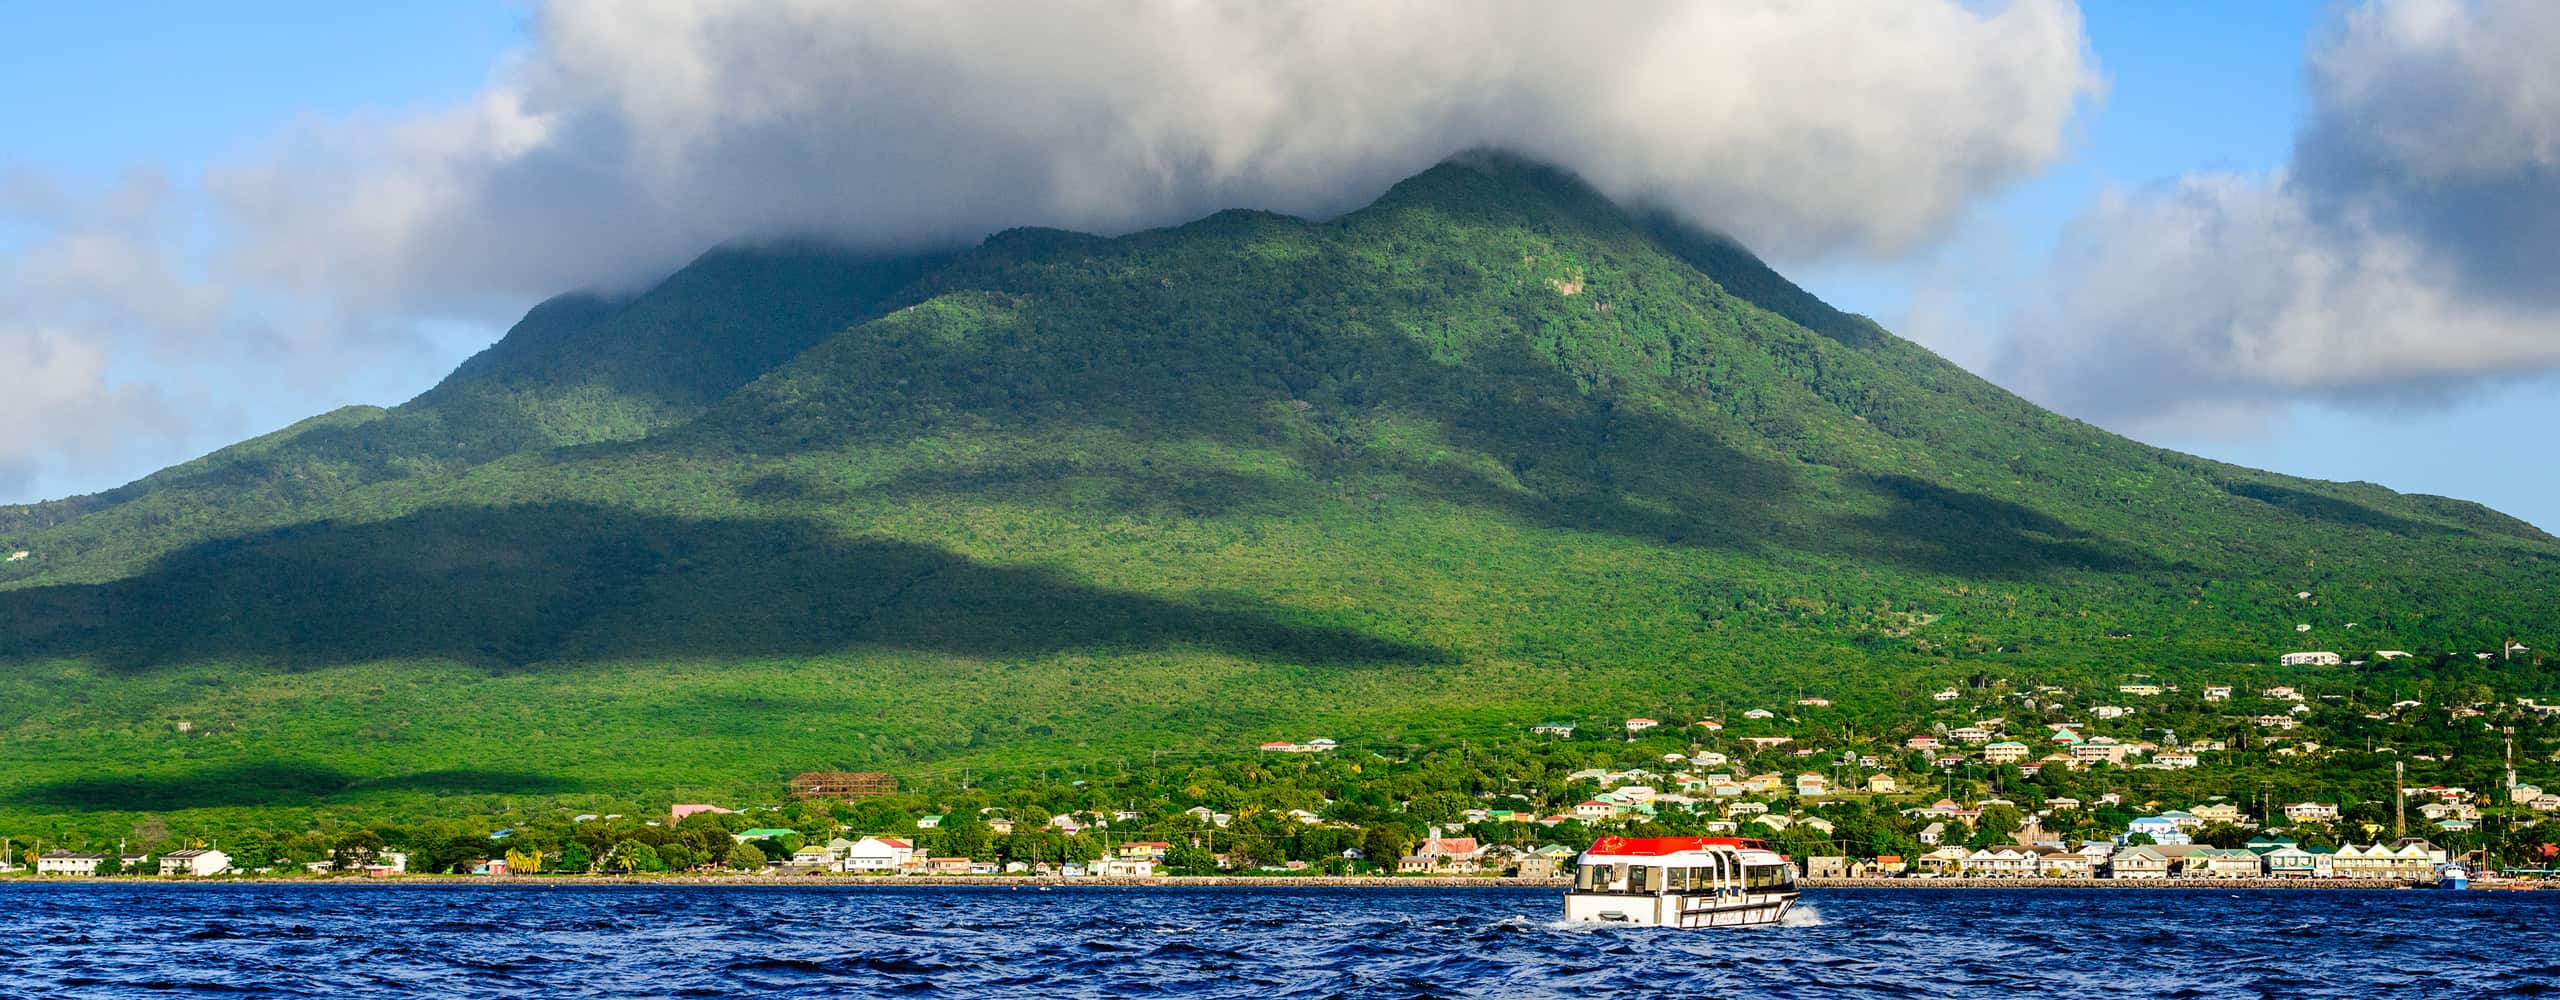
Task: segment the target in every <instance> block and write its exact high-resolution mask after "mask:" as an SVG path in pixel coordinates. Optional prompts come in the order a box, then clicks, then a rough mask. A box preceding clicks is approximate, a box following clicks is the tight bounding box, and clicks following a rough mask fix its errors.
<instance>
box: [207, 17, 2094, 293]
mask: <svg viewBox="0 0 2560 1000" xmlns="http://www.w3.org/2000/svg"><path fill="white" fill-rule="evenodd" d="M2094 79H2095V78H2094V75H2093V68H2092V66H2091V65H2090V60H2089V58H2088V56H2087V53H2086V51H2085V47H2084V45H2083V43H2082V40H2081V35H2080V23H2079V18H2078V15H2077V12H2076V10H2075V9H2074V8H2072V7H2070V6H2068V5H2066V4H2063V3H2059V2H2052V0H2019V2H2017V3H2015V4H2012V5H2010V6H2008V7H2006V8H2005V9H2001V10H1998V11H1995V12H1991V13H1982V12H1979V11H1977V10H1976V9H1974V8H1973V6H1972V5H1967V4H1961V3H1956V2H1951V0H1945V2H1942V0H1917V2H1909V3H1896V4H1882V5H1848V4H1841V5H1824V4H1812V5H1807V4H1794V3H1787V4H1780V3H1751V2H1745V3H1732V4H1717V5H1697V4H1684V3H1655V4H1630V5H1623V6H1613V7H1610V8H1608V9H1607V10H1606V11H1587V10H1577V9H1572V8H1557V7H1555V6H1553V5H1549V4H1536V3H1529V2H1522V0H1488V2H1456V0H1443V2H1414V3H1398V4H1353V3H1334V2H1316V3H1307V4H1212V3H1198V2H1188V0H1136V2H1121V3H1077V2H1068V3H1057V4H1001V5H999V4H983V3H966V2H964V3H922V2H914V3H900V2H891V3H879V4H862V5H844V4H836V3H821V2H781V3H770V2H754V3H748V2H704V3H686V4H677V3H625V2H597V0H563V2H560V3H555V4H553V5H551V6H549V7H547V8H545V9H544V10H543V12H542V13H541V15H540V17H539V19H538V22H537V44H536V45H535V47H534V48H533V50H532V51H530V52H528V53H527V54H526V56H525V58H524V60H523V61H522V62H521V63H520V64H519V65H517V66H515V67H513V68H512V69H510V70H508V71H506V72H504V73H502V74H501V75H500V76H499V78H498V79H497V81H496V82H495V83H493V84H492V86H491V87H490V88H489V90H488V91H487V92H486V93H484V94H483V95H482V96H481V98H480V99H479V100H477V101H476V102H474V103H472V104H471V105H469V106H467V107H462V108H456V109H453V110H451V111H448V112H446V113H444V114H442V115H438V116H434V117H431V118H426V119H420V120H413V121H405V122H393V123H352V124H348V125H345V126H341V127H339V128H338V129H335V130H330V131H331V132H332V133H333V134H328V135H322V136H317V137H314V138H313V139H312V140H311V141H306V142H303V143H299V144H296V145H293V146H290V147H288V148H286V149H284V150H281V151H279V154H278V155H277V156H275V157H273V158H271V159H268V160H266V161H263V162H259V163H254V164H248V165H243V166H242V167H240V168H238V169H234V170H230V171H226V172H225V173H224V174H223V175H222V176H221V177H220V178H219V180H218V182H217V190H218V191H219V192H220V193H221V194H222V196H223V198H224V200H225V202H226V204H227V205H228V206H229V208H230V210H231V215H232V217H233V218H234V219H238V220H255V221H254V222H249V223H248V224H245V225H244V226H243V230H244V233H245V237H246V239H247V241H248V243H249V245H250V247H251V248H252V249H253V250H254V251H255V252H254V253H253V254H252V255H251V258H250V259H252V260H254V261H256V262H257V264H258V268H259V273H260V274H261V275H262V276H264V277H266V278H269V279H273V280H286V281H295V282H306V283H310V284H312V285H313V286H315V287H317V288H321V289H327V290H344V289H354V290H360V291H362V292H363V293H364V294H368V295H374V296H378V297H380V298H381V299H382V300H384V301H386V302H392V303H402V302H412V301H427V302H432V301H437V300H441V299H445V298H449V297H454V296H468V295H476V294H485V293H490V292H502V293H506V294H512V295H516V296H530V295H540V294H547V293H550V292H555V291H559V290H561V289H564V288H569V287H575V286H579V285H584V284H593V283H599V282H608V283H609V282H615V281H628V280H631V279H633V278H635V277H641V276H647V275H652V274H654V273H658V272H662V271H664V270H666V269H667V268H669V267H671V266H673V265H674V264H677V263H680V262H681V261H682V260H683V259H684V258H685V257H687V256H690V255H692V254H694V253H697V252H699V251H700V250H702V249H703V248H704V247H705V246H707V245H709V244H712V243H715V242H718V241H721V240H727V239H732V238H736V237H740V236H757V235H777V234H787V235H815V236H823V237H829V238H833V239H836V240H840V241H844V242H848V243H852V244H856V245H868V246H879V247H896V246H910V245H916V244H926V243H954V242H961V241H967V240H971V239H975V238H976V237H978V236H981V235H984V234H985V233H988V232H991V231H994V230H997V229H1002V228H1005V227H1009V226H1016V225H1025V224H1038V225H1053V226H1061V227H1066V228H1074V229H1084V230H1093V231H1102V232H1119V231H1127V230H1131V229H1136V228H1143V227H1147V226H1153V225H1162V224H1168V223H1173V222H1179V221H1184V220H1186V219H1188V218H1191V217H1195V216H1198V215H1202V214H1206V213H1208V212H1211V211H1215V210H1218V209H1221V208H1231V207H1248V208H1262V209H1271V210H1276V211H1285V212H1292V213H1297V214H1308V215H1319V216H1321V215H1329V214H1333V213H1337V212H1340V211H1343V210H1347V209H1349V208H1353V207H1356V206H1357V205H1358V204H1360V203H1361V202H1363V201H1365V200H1366V199H1367V198H1369V197H1371V196H1374V195H1375V194H1377V193H1378V192H1379V191H1381V190H1383V189H1384V188H1385V187H1386V186H1387V185H1388V184H1390V183H1392V182H1393V181H1394V180H1396V179H1397V178H1399V177H1402V176H1404V175H1407V174H1411V173H1414V172H1416V171H1419V170H1421V169H1423V168H1425V167H1428V166H1429V165H1431V164H1432V163H1433V162H1436V161H1437V160H1439V159H1441V158H1442V157H1445V156H1447V155H1449V154H1451V153H1453V152H1456V151H1459V150H1462V149H1467V148H1473V147H1500V148H1506V149H1511V150H1514V151H1517V152H1520V153H1523V154H1526V155H1528V156H1531V157H1534V158H1539V159H1544V160H1547V161H1551V162H1554V163H1557V164H1559V165H1561V166H1564V167H1567V168H1570V169H1573V170H1575V171H1578V172H1580V173H1582V174H1583V175H1585V176H1586V177H1589V178H1590V179H1591V180H1592V181H1593V182H1594V183H1596V184H1598V185H1599V186H1601V187H1602V188H1603V189H1604V190H1607V191H1609V192H1610V193H1612V194H1615V195H1620V196H1630V197H1641V198H1645V199H1647V200H1651V201H1655V202H1658V203H1660V204H1662V205H1664V206H1666V207H1669V208H1671V209H1673V210H1675V211H1677V212H1679V213H1681V214H1683V215H1686V216H1688V217H1690V218H1691V219H1692V220H1693V221H1696V222H1699V223H1702V224H1705V225H1709V226H1712V227H1715V228H1719V229H1723V230H1726V231H1729V232H1733V233H1735V234H1736V235H1738V236H1740V237H1742V238H1744V239H1745V240H1747V241H1751V242H1753V243H1755V245H1759V246H1763V247H1768V248H1774V249H1779V250H1788V251H1819V250H1825V249H1834V248H1842V247H1851V248H1859V249H1874V250H1885V251H1891V250H1894V249H1898V248H1901V247H1904V246H1907V245H1909V244H1911V243H1912V242H1914V241H1916V240H1919V239H1921V238H1923V237H1926V236H1928V235H1930V234H1932V233H1934V232H1935V231H1936V230H1937V229H1938V228H1939V227H1940V226H1941V225H1942V224H1944V223H1945V222H1946V221H1947V220H1948V219H1949V217H1950V216H1952V215H1953V214H1954V213H1956V212H1957V211H1958V210H1960V209H1961V208H1963V207H1964V206H1965V205H1966V204H1967V202H1968V201H1969V200H1970V199H1971V198H1972V197H1974V196H1975V195H1977V194H1980V193H1982V192H1984V191H1985V190H1988V189H1991V188H1994V187H1997V186H1999V185H2001V184H2004V183H2006V182H2008V181H2011V180H2014V179H2016V178H2018V177H2020V176H2023V175H2025V174H2027V173H2030V172H2032V171H2034V170H2036V169H2038V168H2040V167H2041V166H2043V165H2044V164H2045V163H2046V162H2047V161H2049V160H2050V159H2052V158H2053V157H2054V156H2055V155H2056V153H2057V152H2058V151H2059V150H2060V147H2061V144H2062V141H2063V136H2064V131H2065V125H2066V123H2067V122H2068V121H2069V120H2070V118H2071V115H2072V114H2073V111H2074V109H2075V106H2076V105H2077V104H2078V103H2079V102H2080V100H2081V99H2082V98H2083V97H2085V96H2086V95H2088V94H2089V93H2090V92H2091V89H2092V88H2093V86H2094Z"/></svg>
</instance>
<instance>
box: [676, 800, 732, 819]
mask: <svg viewBox="0 0 2560 1000" xmlns="http://www.w3.org/2000/svg"><path fill="white" fill-rule="evenodd" d="M704 813H709V814H711V815H713V816H735V815H737V814H738V811H737V810H735V809H722V808H720V807H719V806H715V805H712V804H710V803H707V802H679V803H676V804H675V805H674V806H673V807H670V808H669V809H668V810H667V819H668V821H669V822H673V823H682V822H684V818H685V817H687V816H696V815H701V814H704Z"/></svg>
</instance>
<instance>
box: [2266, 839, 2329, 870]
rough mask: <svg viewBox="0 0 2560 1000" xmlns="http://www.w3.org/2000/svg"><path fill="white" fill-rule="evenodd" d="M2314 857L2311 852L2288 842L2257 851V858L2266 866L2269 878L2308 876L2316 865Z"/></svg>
mask: <svg viewBox="0 0 2560 1000" xmlns="http://www.w3.org/2000/svg"><path fill="white" fill-rule="evenodd" d="M2314 857H2315V856H2314V855H2313V854H2312V853H2311V852H2309V851H2306V850H2303V849H2302V848H2300V847H2296V846H2294V845H2292V844H2290V843H2287V844H2279V845H2276V846H2273V847H2269V848H2267V849H2266V850H2264V851H2261V852H2258V860H2259V861H2260V862H2261V863H2262V864H2264V865H2265V866H2266V873H2267V875H2268V877H2270V878H2310V877H2311V876H2312V873H2313V871H2314V870H2315V868H2316V867H2317V866H2316V865H2315V864H2314Z"/></svg>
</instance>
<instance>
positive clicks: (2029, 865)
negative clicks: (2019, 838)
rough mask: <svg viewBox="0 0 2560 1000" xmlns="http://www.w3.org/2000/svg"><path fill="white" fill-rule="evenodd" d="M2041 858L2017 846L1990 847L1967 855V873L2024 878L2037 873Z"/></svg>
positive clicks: (1987, 876)
mask: <svg viewBox="0 0 2560 1000" xmlns="http://www.w3.org/2000/svg"><path fill="white" fill-rule="evenodd" d="M2040 860H2041V859H2040V858H2038V857H2037V856H2036V855H2034V854H2030V853H2028V852H2026V851H2023V850H2020V849H2018V848H2015V847H2010V846H2007V845H2002V846H1999V847H1988V848H1983V849H1981V850H1977V851H1974V852H1973V853H1971V854H1967V855H1965V859H1964V871H1965V874H1968V875H1975V876H1979V877H1982V878H2024V877H2026V876H2029V875H2033V874H2035V873H2036V865H2037V863H2038V862H2039V861H2040Z"/></svg>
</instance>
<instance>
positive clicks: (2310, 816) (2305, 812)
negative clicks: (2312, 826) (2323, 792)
mask: <svg viewBox="0 0 2560 1000" xmlns="http://www.w3.org/2000/svg"><path fill="white" fill-rule="evenodd" d="M2284 818H2285V819H2287V820H2290V821H2292V822H2295V823H2315V822H2316V823H2335V822H2337V821H2338V807H2337V806H2335V805H2332V804H2330V803H2327V802H2296V803H2294V804H2292V805H2289V806H2286V807H2284Z"/></svg>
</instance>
